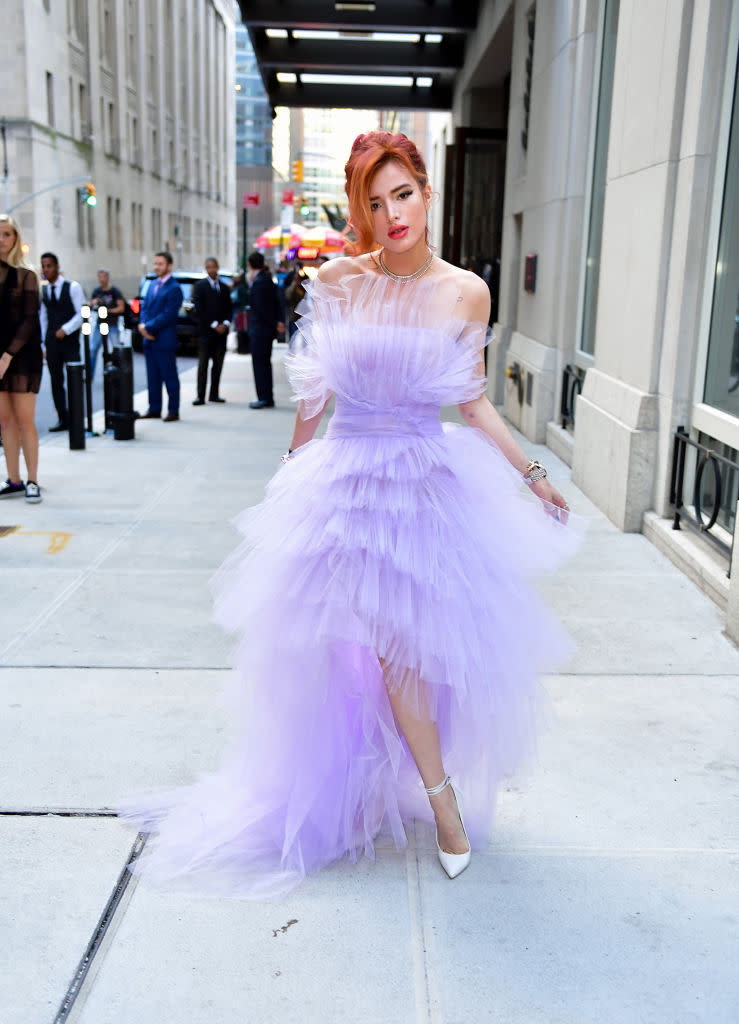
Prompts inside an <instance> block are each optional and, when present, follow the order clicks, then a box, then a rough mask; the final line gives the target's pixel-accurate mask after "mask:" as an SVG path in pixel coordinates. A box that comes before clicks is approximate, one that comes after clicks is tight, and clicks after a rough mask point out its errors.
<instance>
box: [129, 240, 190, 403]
mask: <svg viewBox="0 0 739 1024" xmlns="http://www.w3.org/2000/svg"><path fill="white" fill-rule="evenodd" d="M173 262H174V261H173V259H172V253H170V252H158V253H157V254H156V256H155V257H154V273H155V274H156V275H157V276H156V278H155V279H154V280H153V281H152V282H151V284H150V285H149V288H148V290H147V292H146V295H145V296H144V299H143V301H142V303H141V311H140V313H139V334H140V335H141V337H142V338H143V339H144V356H145V357H146V377H147V382H148V385H149V409H148V411H147V413H146V415H145V416H144V417H143V418H144V419H145V420H158V419H160V418H161V415H162V384H164V386H165V387H166V389H167V404H168V409H167V415H166V416H165V417H164V422H165V423H173V422H174V421H175V420H178V419H179V418H180V378H179V376H178V374H177V357H176V353H177V314H178V313H179V311H180V306H181V305H182V289H181V288H180V286H179V285H178V284H177V282H176V281H175V279H174V278H173V277H172V264H173Z"/></svg>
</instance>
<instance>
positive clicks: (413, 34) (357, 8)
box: [239, 0, 479, 110]
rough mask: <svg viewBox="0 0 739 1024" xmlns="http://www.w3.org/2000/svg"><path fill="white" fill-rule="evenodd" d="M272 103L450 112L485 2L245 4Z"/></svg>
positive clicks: (242, 0) (296, 0)
mask: <svg viewBox="0 0 739 1024" xmlns="http://www.w3.org/2000/svg"><path fill="white" fill-rule="evenodd" d="M239 6H240V7H241V14H242V18H243V21H244V24H245V25H246V26H247V28H248V29H249V35H250V37H251V41H252V45H253V47H254V52H255V54H256V58H257V61H258V64H259V69H260V72H261V75H262V79H263V81H264V87H265V89H266V91H267V95H268V96H269V100H270V103H271V104H272V106H274V107H277V106H284V107H354V108H357V109H380V110H388V109H390V110H413V109H416V110H449V109H450V108H451V105H452V97H453V93H454V80H455V77H456V74H457V72H458V71H459V69H460V68H461V67H462V65H463V63H464V51H465V45H466V41H467V36H468V35H469V34H470V33H471V32H472V31H473V30H474V29H475V27H476V25H477V15H478V6H479V3H478V0H375V2H374V3H371V2H367V3H364V2H351V0H348V2H343V3H339V2H334V0H310V2H306V0H239Z"/></svg>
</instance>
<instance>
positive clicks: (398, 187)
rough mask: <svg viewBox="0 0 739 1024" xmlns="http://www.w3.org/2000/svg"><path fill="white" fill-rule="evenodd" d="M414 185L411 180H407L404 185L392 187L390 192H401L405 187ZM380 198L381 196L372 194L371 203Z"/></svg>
mask: <svg viewBox="0 0 739 1024" xmlns="http://www.w3.org/2000/svg"><path fill="white" fill-rule="evenodd" d="M412 187H413V186H412V185H411V184H410V182H408V181H406V182H405V183H404V184H403V185H397V186H396V187H395V188H391V189H390V192H391V194H392V193H393V192H400V191H401V190H402V189H404V188H412ZM379 198H380V197H379V196H370V197H369V200H370V202H371V203H374V201H375V199H379Z"/></svg>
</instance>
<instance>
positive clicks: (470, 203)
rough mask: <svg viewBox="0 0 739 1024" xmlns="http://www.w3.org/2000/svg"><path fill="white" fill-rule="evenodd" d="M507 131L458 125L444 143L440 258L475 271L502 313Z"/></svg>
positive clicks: (494, 315)
mask: <svg viewBox="0 0 739 1024" xmlns="http://www.w3.org/2000/svg"><path fill="white" fill-rule="evenodd" d="M505 161H506V133H505V132H504V131H498V130H492V129H483V128H457V129H456V130H455V133H454V143H453V144H452V145H449V146H447V147H446V172H445V175H444V219H443V234H442V239H443V241H442V253H441V255H442V258H443V259H445V260H447V261H448V262H449V263H453V264H454V265H455V266H458V267H466V268H467V269H468V270H472V271H474V273H476V274H478V275H479V276H480V277H481V278H482V279H483V280H484V281H485V283H486V284H487V286H488V288H489V289H490V301H491V306H492V308H491V316H490V323H494V322H495V320H497V318H498V296H499V290H500V258H501V243H502V237H503V198H504V195H505Z"/></svg>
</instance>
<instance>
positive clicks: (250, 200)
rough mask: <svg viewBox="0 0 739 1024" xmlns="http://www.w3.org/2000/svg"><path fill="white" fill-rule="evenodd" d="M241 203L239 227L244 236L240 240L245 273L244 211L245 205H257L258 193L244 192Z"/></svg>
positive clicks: (245, 217)
mask: <svg viewBox="0 0 739 1024" xmlns="http://www.w3.org/2000/svg"><path fill="white" fill-rule="evenodd" d="M242 203H243V210H242V214H241V229H242V231H243V234H244V237H243V240H242V258H243V267H244V273H246V259H247V256H246V224H247V214H246V211H247V207H249V206H259V193H258V192H244V195H243V200H242Z"/></svg>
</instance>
